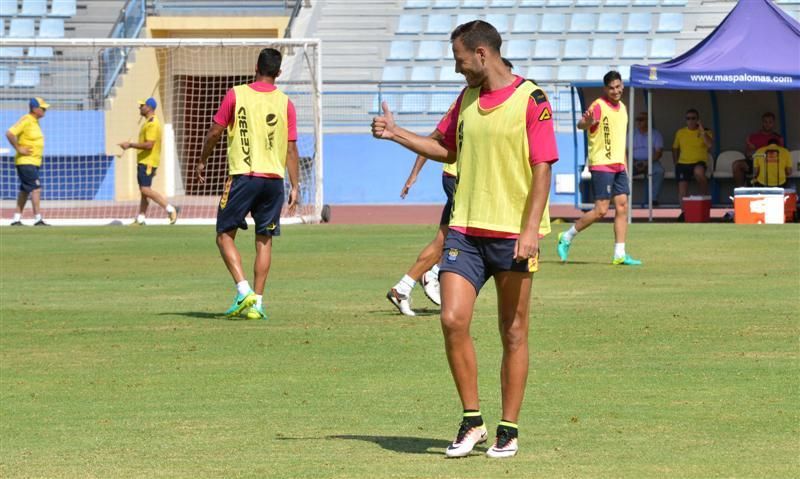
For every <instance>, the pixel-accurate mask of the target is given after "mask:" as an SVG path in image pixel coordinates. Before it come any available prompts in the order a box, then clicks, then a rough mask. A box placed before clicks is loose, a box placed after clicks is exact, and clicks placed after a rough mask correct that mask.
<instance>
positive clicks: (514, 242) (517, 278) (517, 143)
mask: <svg viewBox="0 0 800 479" xmlns="http://www.w3.org/2000/svg"><path fill="white" fill-rule="evenodd" d="M450 39H451V41H452V44H453V57H454V58H455V68H456V72H458V73H461V74H462V75H464V77H465V79H466V81H467V88H465V89H464V90H463V91H462V93H461V95H460V96H459V98H458V100H457V101H456V106H455V107H454V108H453V110H452V112H451V115H450V120H451V121H450V123H449V126H448V127H447V130H446V132H445V134H444V139H443V140H442V141H441V143H440V142H438V141H436V140H435V139H433V138H429V137H422V136H419V135H415V134H414V133H411V132H409V131H408V130H405V129H403V128H400V127H399V126H397V125H396V124H395V122H394V118H393V117H392V114H391V112H390V111H389V107H388V105H386V104H385V103H384V105H383V110H384V114H383V116H379V117H376V118H374V119H373V121H372V134H373V136H375V137H376V138H382V139H386V140H392V141H394V142H396V143H399V144H400V145H402V146H404V147H406V148H408V149H410V150H412V151H414V152H415V153H417V154H419V155H422V156H425V157H426V158H431V159H433V160H436V161H442V162H445V163H454V162H456V161H457V162H458V182H457V183H458V185H457V186H456V192H455V196H454V201H453V214H452V216H451V219H450V229H449V231H448V234H447V239H446V240H445V247H444V251H443V256H444V258H443V260H442V263H441V266H440V267H441V270H440V278H439V280H440V283H441V296H442V314H441V322H442V332H443V334H444V343H445V351H446V353H447V360H448V363H449V365H450V371H451V373H452V375H453V379H454V381H455V384H456V389H457V390H458V394H459V397H460V399H461V404H462V406H463V410H464V412H463V417H462V420H461V424H460V426H459V429H458V433H457V434H456V438H455V440H454V441H453V443H452V444H451V445H450V446H449V447H448V448H447V451H446V455H447V456H448V457H462V456H466V455H468V454H469V453H470V452H471V451H472V449H473V448H474V446H475V445H476V444H478V443H481V442H484V441H485V440H486V436H487V430H486V426H485V424H484V422H483V418H482V415H481V412H480V404H479V399H478V369H477V357H476V354H475V347H474V345H473V342H472V337H471V336H470V330H469V327H470V323H471V321H472V314H473V308H474V305H475V300H476V298H477V296H478V292H479V291H480V289H481V287H482V286H483V285H484V284H485V283H486V281H487V280H488V279H489V278H490V277H494V280H495V285H496V287H497V299H498V315H499V318H498V324H499V329H500V337H501V340H502V341H501V342H502V345H503V359H502V364H501V369H500V383H501V393H502V407H503V412H502V420H501V421H500V423H499V425H498V427H497V434H496V436H495V441H494V443H493V445H492V447H491V448H489V450H488V451H487V452H486V454H487V456H489V457H495V458H502V457H511V456H513V455H515V454H516V453H517V449H518V439H517V438H518V427H517V421H518V419H519V412H520V408H521V407H522V400H523V397H524V394H525V383H526V381H527V377H528V359H529V358H528V356H529V355H528V312H529V303H530V291H531V284H532V280H533V277H532V272H534V271H536V270H537V269H538V251H539V235H540V234H545V233H547V232H549V231H550V221H549V216H548V214H547V209H546V203H547V198H548V195H549V192H550V177H551V163H553V162H555V161H557V158H558V152H557V149H556V141H555V133H554V130H553V121H552V109H551V107H550V103H549V102H548V100H547V97H546V96H545V94H544V92H543V91H542V90H541V89H540V88H539V87H538V86H537V85H536V84H534V83H533V82H531V81H527V80H524V79H523V78H521V77H518V76H515V75H513V74H512V73H510V72H509V71H508V70H507V69H506V67H505V66H504V65H503V62H502V60H501V57H500V46H501V43H502V40H501V39H500V35H499V34H498V33H497V30H495V28H494V27H493V26H492V25H490V24H489V23H486V22H483V21H480V20H476V21H472V22H469V23H465V24H463V25H459V26H458V27H457V28H456V29H455V30H454V31H453V33H452V34H451V36H450Z"/></svg>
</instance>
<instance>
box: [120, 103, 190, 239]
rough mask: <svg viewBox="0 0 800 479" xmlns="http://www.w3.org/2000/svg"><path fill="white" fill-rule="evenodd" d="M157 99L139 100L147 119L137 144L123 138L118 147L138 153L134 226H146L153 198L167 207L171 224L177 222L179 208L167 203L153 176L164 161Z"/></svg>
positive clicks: (140, 110) (140, 108) (161, 205)
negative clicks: (154, 182)
mask: <svg viewBox="0 0 800 479" xmlns="http://www.w3.org/2000/svg"><path fill="white" fill-rule="evenodd" d="M156 106H158V104H157V103H156V100H155V98H152V97H150V98H148V99H147V100H139V114H140V115H141V116H142V117H143V118H144V123H143V124H142V127H141V128H140V129H139V141H138V142H136V143H133V142H130V141H123V142H122V143H120V144H119V146H120V147H121V148H122V149H123V150H127V149H129V148H133V149H135V150H138V151H137V152H136V181H137V182H138V183H139V193H141V199H140V200H139V214H138V215H137V216H136V219H135V220H134V221H133V223H132V224H133V225H144V224H145V218H146V216H147V206H148V205H149V203H150V200H153V201H155V202H156V203H157V204H158V206H160V207H162V208H164V210H166V212H167V215H168V216H169V223H170V224H175V222H176V221H178V213H179V211H178V208H176V207H174V206H172V205H171V204H170V203H168V202H167V199H166V198H165V197H164V195H162V194H161V193H159V192H158V191H156V190H154V189H153V178H154V177H155V176H156V170H158V165H159V164H160V162H161V122H160V121H158V117H157V116H156Z"/></svg>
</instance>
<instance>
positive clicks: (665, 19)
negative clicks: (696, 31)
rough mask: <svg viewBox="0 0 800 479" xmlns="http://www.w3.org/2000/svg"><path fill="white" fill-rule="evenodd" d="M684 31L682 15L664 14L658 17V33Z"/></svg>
mask: <svg viewBox="0 0 800 479" xmlns="http://www.w3.org/2000/svg"><path fill="white" fill-rule="evenodd" d="M681 30H683V14H682V13H662V14H661V15H659V16H658V28H656V31H657V32H675V33H677V32H680V31H681Z"/></svg>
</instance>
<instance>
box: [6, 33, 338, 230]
mask: <svg viewBox="0 0 800 479" xmlns="http://www.w3.org/2000/svg"><path fill="white" fill-rule="evenodd" d="M267 47H271V48H276V49H278V50H279V51H281V52H282V54H283V62H282V67H281V74H280V75H279V77H278V79H277V80H276V84H277V87H278V88H279V89H281V90H282V91H283V92H285V93H286V94H287V95H288V96H289V99H290V100H291V101H292V103H293V104H294V106H295V110H296V113H297V134H298V137H297V147H298V151H299V157H300V158H299V162H300V184H301V186H300V195H299V199H300V203H299V208H298V210H297V211H296V213H295V214H294V215H292V216H289V215H288V208H287V207H286V205H285V204H284V209H283V211H282V214H281V216H282V222H284V223H313V222H319V221H320V220H321V217H322V210H323V187H322V179H323V178H322V173H323V169H322V165H323V158H322V63H321V56H320V55H321V51H320V41H319V40H317V39H275V38H233V39H228V38H226V39H216V38H207V39H194V38H192V39H38V38H37V39H11V38H4V39H3V48H4V49H5V50H4V53H3V55H2V58H0V83H2V82H3V81H6V84H5V85H3V87H2V88H0V128H1V129H2V130H3V133H5V131H6V130H7V129H8V128H9V127H11V126H12V125H13V124H14V123H16V121H17V120H18V119H19V118H20V117H22V116H23V115H24V114H26V113H27V112H28V100H29V99H30V98H32V97H42V98H44V99H45V100H46V101H47V102H48V103H49V104H50V108H49V109H48V110H47V112H46V114H45V116H44V118H42V119H41V120H40V125H41V128H42V131H43V133H44V137H45V148H44V157H43V162H42V167H41V170H40V177H41V181H42V212H43V214H44V217H45V219H46V220H47V221H48V222H49V223H52V224H65V225H66V224H75V225H78V224H87V225H89V224H119V223H125V222H130V221H132V219H133V218H134V217H136V215H137V213H138V211H139V207H140V195H139V191H138V185H137V176H136V175H137V171H136V168H137V167H136V165H137V159H136V151H137V150H135V149H128V150H123V149H122V148H121V147H119V146H118V145H119V143H121V142H126V141H133V142H136V141H137V140H138V133H139V129H140V128H141V126H142V124H143V121H144V119H143V118H142V117H141V116H140V115H139V111H138V103H137V102H138V100H140V99H146V98H149V97H153V98H154V99H155V100H156V102H157V107H156V111H155V115H156V117H157V118H158V120H159V121H160V123H161V125H162V134H163V137H162V142H161V155H160V158H161V160H160V164H159V167H158V170H157V172H156V175H155V179H154V181H153V189H154V190H156V191H158V192H160V193H162V194H164V195H165V196H167V198H168V200H169V202H170V203H172V204H174V205H175V206H177V207H180V209H181V215H180V218H179V221H178V223H179V224H213V223H214V221H215V219H216V211H217V205H218V203H219V200H220V196H221V194H222V192H223V189H224V185H225V182H226V180H227V176H228V173H227V155H226V151H227V135H226V134H223V135H222V139H221V140H220V142H219V143H218V144H217V147H216V148H215V150H214V152H213V154H212V155H211V157H210V158H209V162H208V165H207V167H206V181H205V182H204V183H200V182H199V181H197V180H196V178H195V173H194V171H195V166H196V164H197V162H198V161H199V159H200V153H201V150H202V145H203V142H204V139H205V137H206V134H207V132H208V130H209V128H210V126H211V124H212V121H213V120H212V119H213V116H214V114H215V113H216V111H217V109H218V107H219V105H220V104H221V102H222V99H223V97H224V95H225V93H226V92H227V91H228V89H230V88H232V87H233V86H235V85H240V84H245V83H250V82H252V81H253V80H254V78H255V68H256V61H257V58H258V54H259V52H260V51H261V49H263V48H267ZM9 52H10V53H11V55H10V56H9V55H8V54H9ZM0 141H2V143H3V144H2V147H0V210H2V224H7V222H8V220H9V219H10V218H11V216H12V214H13V210H14V207H15V203H16V196H17V192H18V180H17V175H16V172H15V169H14V159H13V157H14V151H13V148H11V146H10V144H9V143H8V142H7V141H6V140H5V139H1V140H0ZM285 186H286V193H287V195H286V197H287V198H288V187H289V179H288V175H287V176H286V177H285ZM31 218H32V213H31V210H30V204H28V205H27V206H26V209H25V212H24V216H23V222H25V221H26V220H29V219H31ZM146 222H147V224H166V223H167V222H168V219H167V215H166V213H165V211H164V210H163V209H162V208H160V207H159V206H158V205H157V204H154V203H153V202H150V205H149V208H148V210H147V220H146Z"/></svg>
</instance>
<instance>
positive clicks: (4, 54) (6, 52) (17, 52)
mask: <svg viewBox="0 0 800 479" xmlns="http://www.w3.org/2000/svg"><path fill="white" fill-rule="evenodd" d="M23 54H24V53H23V51H22V47H0V58H14V57H21V56H23Z"/></svg>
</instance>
